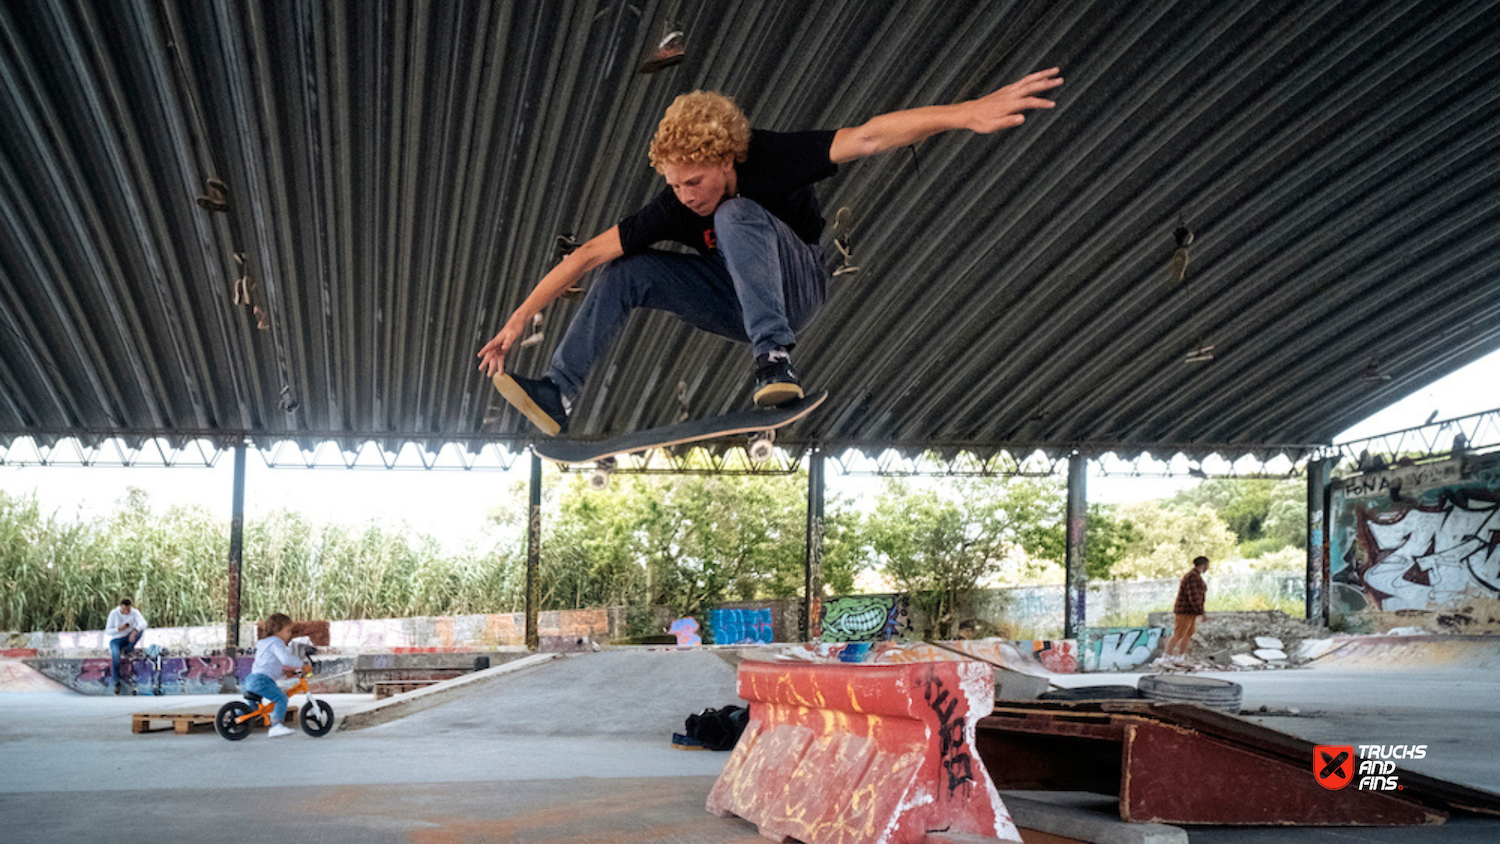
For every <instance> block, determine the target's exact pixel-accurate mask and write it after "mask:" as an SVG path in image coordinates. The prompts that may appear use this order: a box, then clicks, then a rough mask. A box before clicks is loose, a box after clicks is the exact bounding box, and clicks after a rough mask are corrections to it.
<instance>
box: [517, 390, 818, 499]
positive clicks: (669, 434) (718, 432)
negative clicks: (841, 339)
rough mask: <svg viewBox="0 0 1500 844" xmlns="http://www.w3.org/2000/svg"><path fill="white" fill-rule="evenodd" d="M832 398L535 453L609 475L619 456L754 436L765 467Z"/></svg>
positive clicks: (553, 443)
mask: <svg viewBox="0 0 1500 844" xmlns="http://www.w3.org/2000/svg"><path fill="white" fill-rule="evenodd" d="M827 398H828V391H827V390H823V391H821V392H817V393H814V394H812V395H809V396H804V397H802V398H800V399H797V400H796V401H794V402H791V403H790V404H784V405H782V406H781V407H772V408H766V409H754V410H740V411H736V412H734V413H729V414H726V415H724V416H710V417H707V418H704V419H694V420H691V421H688V422H679V423H677V424H675V425H667V426H665V427H661V428H651V429H649V430H645V431H636V432H634V433H629V434H623V435H621V436H618V437H610V438H609V439H604V440H572V439H565V438H564V439H551V440H542V441H540V442H538V443H536V445H535V446H533V448H535V449H536V453H537V454H538V455H539V456H541V457H545V458H547V459H548V460H551V461H553V462H555V463H594V464H596V466H597V468H598V469H599V470H600V472H601V473H602V474H604V475H606V476H607V474H608V473H609V471H610V470H612V469H613V468H614V462H615V457H616V455H620V454H634V453H635V452H638V451H646V450H648V449H653V448H666V447H668V446H674V445H683V444H685V443H695V442H702V441H704V440H717V439H723V438H725V437H733V436H736V435H739V434H749V435H750V459H751V460H754V461H757V462H759V461H763V460H767V459H769V458H770V457H771V454H772V443H773V442H774V441H775V437H776V429H777V428H780V427H783V426H785V425H790V424H792V423H793V422H796V421H797V420H798V419H801V418H802V417H804V416H807V415H808V414H809V413H812V412H813V411H814V410H816V409H817V407H818V405H820V404H822V403H823V401H824V400H825V399H827ZM597 477H598V474H597V473H596V478H597ZM605 483H607V477H606V478H605V479H604V480H603V481H597V480H596V481H591V484H592V485H593V486H596V487H602V486H604V484H605Z"/></svg>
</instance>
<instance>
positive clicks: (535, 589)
mask: <svg viewBox="0 0 1500 844" xmlns="http://www.w3.org/2000/svg"><path fill="white" fill-rule="evenodd" d="M526 525H527V527H526V647H527V648H528V649H530V650H533V651H535V650H537V649H539V648H540V647H541V644H542V638H541V634H540V633H538V632H537V614H538V611H539V608H538V607H537V605H538V604H539V603H541V600H542V585H541V583H540V582H539V580H538V572H539V571H540V570H541V565H542V458H541V457H540V456H539V455H538V454H537V453H536V452H534V451H533V452H532V453H531V509H530V511H529V514H528V516H527V519H526Z"/></svg>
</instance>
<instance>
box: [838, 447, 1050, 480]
mask: <svg viewBox="0 0 1500 844" xmlns="http://www.w3.org/2000/svg"><path fill="white" fill-rule="evenodd" d="M829 460H830V462H831V463H832V464H833V467H834V468H835V469H837V471H838V472H839V474H841V475H845V476H850V475H871V476H876V477H905V476H917V475H924V476H929V477H985V478H991V477H1012V476H1028V477H1046V476H1048V475H1053V474H1056V473H1057V472H1059V471H1065V470H1066V467H1067V463H1068V455H1065V454H1062V455H1058V454H1048V453H1046V452H1044V451H1041V450H1036V451H1032V452H1030V453H1020V452H1011V451H1007V450H1005V449H991V450H987V451H980V450H977V449H969V448H956V447H955V448H945V449H933V450H929V451H924V452H922V453H920V454H915V455H913V454H908V453H905V452H902V451H900V450H898V449H895V448H883V449H869V450H868V451H866V450H863V449H860V448H857V447H856V448H848V449H844V450H843V451H840V452H838V453H837V454H830V455H829Z"/></svg>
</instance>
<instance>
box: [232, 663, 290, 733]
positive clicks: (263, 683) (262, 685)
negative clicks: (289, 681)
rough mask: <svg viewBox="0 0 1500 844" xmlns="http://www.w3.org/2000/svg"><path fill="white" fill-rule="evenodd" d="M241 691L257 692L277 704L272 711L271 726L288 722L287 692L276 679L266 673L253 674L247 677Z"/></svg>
mask: <svg viewBox="0 0 1500 844" xmlns="http://www.w3.org/2000/svg"><path fill="white" fill-rule="evenodd" d="M241 691H246V692H255V693H256V694H258V695H260V696H261V697H263V698H265V699H266V700H269V701H271V702H272V703H274V704H276V708H275V709H274V710H272V712H271V726H273V727H274V726H275V725H277V724H284V723H286V692H283V691H282V690H281V687H280V686H278V685H276V681H275V680H272V679H271V678H270V677H268V676H266V675H265V674H251V675H250V676H249V677H246V678H245V685H244V686H243V687H241Z"/></svg>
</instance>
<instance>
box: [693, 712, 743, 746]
mask: <svg viewBox="0 0 1500 844" xmlns="http://www.w3.org/2000/svg"><path fill="white" fill-rule="evenodd" d="M749 721H750V711H749V710H748V709H746V708H745V707H743V706H726V707H724V708H722V709H705V710H703V711H702V712H699V713H698V714H697V715H689V716H688V717H687V737H688V738H691V739H697V740H698V741H700V742H702V743H703V746H704V747H706V748H708V749H709V750H733V749H734V744H735V742H737V741H739V740H740V734H741V733H743V732H745V725H746V724H747V723H749Z"/></svg>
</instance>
